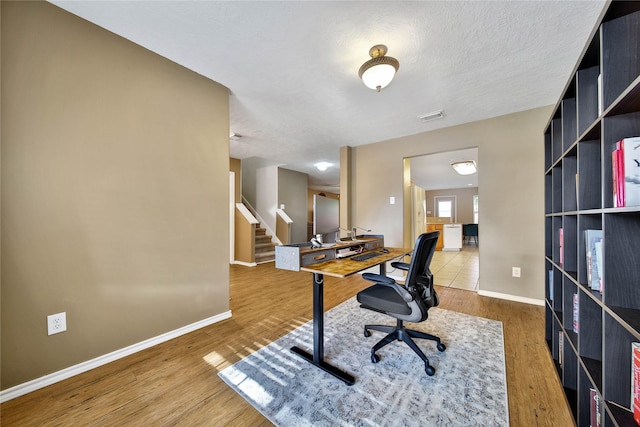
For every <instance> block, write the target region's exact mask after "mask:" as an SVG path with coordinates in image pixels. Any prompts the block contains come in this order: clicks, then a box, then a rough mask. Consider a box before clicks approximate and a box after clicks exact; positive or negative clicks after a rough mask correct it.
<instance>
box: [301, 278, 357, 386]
mask: <svg viewBox="0 0 640 427" xmlns="http://www.w3.org/2000/svg"><path fill="white" fill-rule="evenodd" d="M291 351H292V352H293V353H295V354H297V355H298V356H300V357H302V358H303V359H304V360H306V361H307V362H309V363H312V364H314V365H315V366H317V367H318V368H320V369H322V370H323V371H325V372H327V373H329V374H331V375H333V376H334V377H336V378H338V379H339V380H341V381H344V383H345V384H347V385H353V383H355V381H356V380H355V378H354V377H353V375H351V374H348V373H346V372H344V371H342V370H340V369H338V368H336V367H335V366H333V365H330V364H329V363H327V362H325V361H324V275H323V274H318V273H313V354H310V353H309V352H307V351H304V350H303V349H301V348H300V347H298V346H294V347H291Z"/></svg>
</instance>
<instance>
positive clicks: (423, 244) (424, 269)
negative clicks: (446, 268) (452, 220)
mask: <svg viewBox="0 0 640 427" xmlns="http://www.w3.org/2000/svg"><path fill="white" fill-rule="evenodd" d="M439 236H440V231H437V230H436V231H431V232H429V233H423V234H421V235H420V236H418V238H417V239H416V245H415V247H414V248H413V254H412V255H411V263H410V264H409V271H408V272H407V277H406V279H405V287H406V288H407V289H409V290H413V291H414V292H416V293H417V294H418V296H419V297H420V299H421V300H422V301H423V302H424V303H425V304H426V305H428V306H430V307H433V306H435V305H438V301H437V296H436V295H435V291H434V289H433V275H432V274H431V270H430V269H429V266H430V264H431V259H432V258H433V254H434V252H435V250H436V245H437V243H438V237H439Z"/></svg>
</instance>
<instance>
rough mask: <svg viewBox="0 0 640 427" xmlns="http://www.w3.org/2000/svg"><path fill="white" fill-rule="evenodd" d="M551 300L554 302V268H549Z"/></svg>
mask: <svg viewBox="0 0 640 427" xmlns="http://www.w3.org/2000/svg"><path fill="white" fill-rule="evenodd" d="M549 301H551V303H553V269H551V270H549Z"/></svg>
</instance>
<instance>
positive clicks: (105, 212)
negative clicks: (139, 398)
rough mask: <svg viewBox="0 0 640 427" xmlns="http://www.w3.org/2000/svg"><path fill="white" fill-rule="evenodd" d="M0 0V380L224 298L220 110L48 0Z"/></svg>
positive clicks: (62, 363) (172, 322)
mask: <svg viewBox="0 0 640 427" xmlns="http://www.w3.org/2000/svg"><path fill="white" fill-rule="evenodd" d="M1 7H2V27H1V31H2V76H1V77H2V123H3V124H4V126H3V127H2V215H1V218H2V229H1V238H2V251H1V254H2V284H1V286H2V288H1V291H2V302H1V303H2V307H1V309H2V321H1V325H2V335H1V337H2V343H1V344H2V375H1V377H2V384H1V387H2V389H6V388H8V387H11V386H14V385H17V384H19V383H22V382H25V381H28V380H31V379H34V378H38V377H41V376H43V375H45V374H49V373H52V372H55V371H58V370H61V369H63V368H66V367H69V366H72V365H75V364H78V363H80V362H83V361H87V360H91V359H93V358H95V357H98V356H101V355H104V354H107V353H109V352H112V351H115V350H118V349H121V348H124V347H126V346H129V345H132V344H135V343H139V342H141V341H143V340H146V339H149V338H152V337H156V336H158V335H160V334H163V333H165V332H168V331H172V330H175V329H177V328H180V327H182V326H185V325H189V324H192V323H194V322H197V321H200V320H203V319H206V318H209V317H211V316H215V315H217V314H220V313H224V312H227V311H228V310H229V273H228V271H229V267H228V263H229V253H228V252H229V230H228V224H229V218H228V217H229V209H228V205H229V184H228V181H229V172H228V171H229V145H228V137H229V125H228V122H229V120H228V115H229V111H228V90H227V89H226V88H225V87H223V86H221V85H219V84H217V83H214V82H212V81H210V80H207V79H205V78H203V77H202V76H199V75H197V74H195V73H193V72H191V71H189V70H186V69H185V68H183V67H180V66H178V65H176V64H174V63H172V62H170V61H168V60H166V59H163V58H161V57H159V56H158V55H156V54H153V53H151V52H149V51H147V50H145V49H143V48H141V47H139V46H137V45H134V44H132V43H131V42H129V41H127V40H125V39H122V38H120V37H117V36H115V35H113V34H112V33H109V32H107V31H105V30H103V29H101V28H99V27H97V26H95V25H93V24H91V23H88V22H86V21H84V20H82V19H79V18H77V17H75V16H73V15H71V14H69V13H67V12H64V11H62V10H60V9H59V8H57V7H56V6H53V5H51V4H49V3H44V2H5V1H3V2H2V3H1ZM62 311H66V313H67V323H68V325H67V326H68V331H67V332H64V333H61V334H57V335H52V336H47V330H46V316H47V315H49V314H53V313H58V312H62Z"/></svg>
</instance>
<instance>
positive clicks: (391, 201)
mask: <svg viewBox="0 0 640 427" xmlns="http://www.w3.org/2000/svg"><path fill="white" fill-rule="evenodd" d="M389 204H390V205H395V204H396V198H395V197H393V196H391V197H389Z"/></svg>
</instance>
